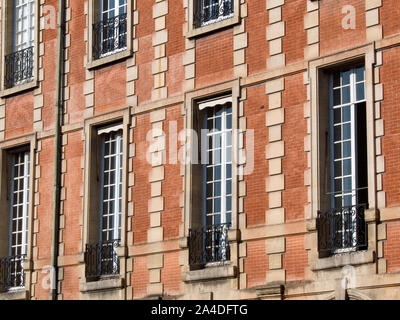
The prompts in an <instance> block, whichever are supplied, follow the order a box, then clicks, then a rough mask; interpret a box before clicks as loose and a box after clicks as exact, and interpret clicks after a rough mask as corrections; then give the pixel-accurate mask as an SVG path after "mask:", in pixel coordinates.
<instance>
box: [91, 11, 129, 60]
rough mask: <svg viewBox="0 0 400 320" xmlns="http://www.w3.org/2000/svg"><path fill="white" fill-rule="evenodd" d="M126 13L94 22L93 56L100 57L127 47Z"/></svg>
mask: <svg viewBox="0 0 400 320" xmlns="http://www.w3.org/2000/svg"><path fill="white" fill-rule="evenodd" d="M126 40H127V21H126V14H120V15H119V16H116V17H112V18H110V19H107V20H103V21H100V22H97V23H95V24H93V58H94V59H99V58H102V57H105V56H107V55H110V54H113V53H115V52H118V51H122V50H124V49H126Z"/></svg>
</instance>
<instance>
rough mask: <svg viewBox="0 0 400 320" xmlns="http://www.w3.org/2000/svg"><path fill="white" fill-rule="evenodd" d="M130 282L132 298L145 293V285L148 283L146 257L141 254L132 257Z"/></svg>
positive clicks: (143, 295) (142, 295) (140, 296)
mask: <svg viewBox="0 0 400 320" xmlns="http://www.w3.org/2000/svg"><path fill="white" fill-rule="evenodd" d="M131 283H132V287H133V298H142V297H145V296H146V295H147V285H148V283H149V271H148V270H147V257H145V256H142V257H137V258H134V259H133V272H132V276H131Z"/></svg>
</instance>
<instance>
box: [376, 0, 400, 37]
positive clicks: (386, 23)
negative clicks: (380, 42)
mask: <svg viewBox="0 0 400 320" xmlns="http://www.w3.org/2000/svg"><path fill="white" fill-rule="evenodd" d="M383 2H384V3H383V6H382V7H381V8H380V23H381V24H382V26H383V36H384V37H387V36H390V35H395V34H396V33H399V32H400V19H399V17H400V6H399V2H398V0H386V1H383Z"/></svg>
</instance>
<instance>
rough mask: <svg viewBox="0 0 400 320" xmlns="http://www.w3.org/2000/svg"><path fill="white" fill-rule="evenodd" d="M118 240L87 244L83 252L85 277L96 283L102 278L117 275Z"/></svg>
mask: <svg viewBox="0 0 400 320" xmlns="http://www.w3.org/2000/svg"><path fill="white" fill-rule="evenodd" d="M119 242H120V241H119V240H112V241H106V242H100V243H96V244H87V245H86V250H85V258H84V259H85V276H86V280H87V281H97V280H99V279H100V278H101V277H104V276H112V275H119V259H118V254H117V248H118V246H119Z"/></svg>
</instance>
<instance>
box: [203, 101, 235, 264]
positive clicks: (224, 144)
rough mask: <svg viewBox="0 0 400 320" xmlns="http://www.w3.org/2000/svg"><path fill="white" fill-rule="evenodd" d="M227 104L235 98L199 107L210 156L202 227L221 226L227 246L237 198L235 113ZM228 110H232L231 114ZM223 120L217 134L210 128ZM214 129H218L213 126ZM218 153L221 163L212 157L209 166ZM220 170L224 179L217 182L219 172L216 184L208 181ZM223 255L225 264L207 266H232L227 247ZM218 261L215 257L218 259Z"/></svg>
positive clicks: (222, 250)
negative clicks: (217, 202) (209, 188)
mask: <svg viewBox="0 0 400 320" xmlns="http://www.w3.org/2000/svg"><path fill="white" fill-rule="evenodd" d="M227 101H232V98H231V97H228V98H225V99H224V98H222V99H218V100H214V101H211V102H206V103H201V104H199V109H200V110H202V109H205V110H206V111H205V112H206V113H205V114H204V119H203V124H204V125H203V130H205V131H206V135H205V136H206V139H205V141H206V145H205V155H206V159H207V161H206V162H207V163H205V164H204V165H203V186H202V188H203V208H202V225H203V227H205V228H206V229H207V228H208V227H218V226H220V228H221V229H220V230H218V231H216V232H222V238H221V239H220V240H221V241H222V242H224V241H225V240H227V239H226V236H227V230H228V229H229V228H230V226H231V223H232V196H233V191H232V190H233V189H232V188H233V179H232V172H233V162H232V156H233V154H232V152H233V142H232V139H233V129H232V125H233V112H232V104H231V103H226V104H225V102H227ZM217 107H221V108H222V109H221V110H222V112H221V114H220V115H216V114H215V108H217ZM209 109H212V110H213V115H212V116H211V117H209V116H208V115H207V111H208V110H209ZM228 110H230V111H229V112H228ZM228 117H230V118H231V125H230V128H228V127H227V119H228ZM218 118H219V119H220V121H221V130H216V129H215V130H214V129H211V130H210V128H209V127H208V121H209V120H212V122H213V124H214V123H215V121H216V120H217V119H218ZM213 127H214V126H213ZM229 135H230V139H229ZM216 136H220V138H221V140H220V143H219V144H218V145H219V146H218V145H215V142H216V140H215V137H216ZM210 140H211V141H212V143H213V145H212V146H210V145H209V141H210ZM229 140H230V144H229V143H228V141H229ZM228 148H230V149H231V150H230V153H229V155H230V159H227V155H228V152H227V150H228ZM218 149H220V157H221V158H220V159H219V161H218V160H216V159H214V155H213V156H212V162H211V163H209V162H208V160H209V159H210V157H209V153H210V152H211V153H214V152H215V151H217V150H218ZM218 165H219V166H220V168H221V173H220V174H221V177H220V179H217V180H214V178H215V171H214V170H213V174H212V176H213V178H212V180H208V179H207V176H208V175H207V170H208V169H210V168H214V167H217V166H218ZM228 165H230V167H231V172H230V178H227V176H228V173H227V166H228ZM228 181H230V183H231V192H230V194H227V185H228ZM217 183H220V188H221V190H220V195H219V196H216V195H215V192H214V187H215V185H216V184H217ZM210 184H212V185H213V192H212V196H211V197H208V196H207V186H208V185H210ZM228 197H230V203H231V208H230V210H227V207H226V203H227V200H228ZM217 198H220V211H215V209H214V201H215V200H216V199H217ZM208 201H212V202H213V204H212V207H213V210H212V212H208V206H207V202H208ZM228 215H230V219H228ZM217 216H219V219H220V221H219V223H215V218H216V217H217ZM208 217H211V220H212V224H210V225H209V224H207V218H208ZM214 236H215V233H213V234H212V238H213V239H214ZM203 241H204V245H203V246H204V250H207V249H210V250H211V252H212V254H213V256H214V255H215V249H214V247H213V246H211V247H206V244H205V238H204V239H203ZM212 244H213V245H214V240H212ZM218 250H219V251H221V252H220V253H219V255H220V256H221V261H215V262H208V263H207V266H210V265H213V264H220V263H221V262H225V263H229V261H228V259H227V256H226V248H225V247H224V246H221V247H219V248H218ZM214 260H216V259H215V257H214Z"/></svg>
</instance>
